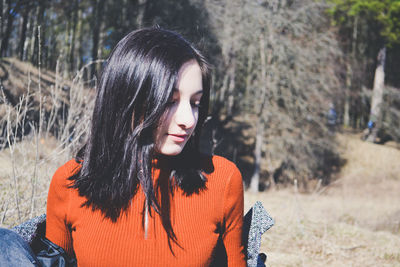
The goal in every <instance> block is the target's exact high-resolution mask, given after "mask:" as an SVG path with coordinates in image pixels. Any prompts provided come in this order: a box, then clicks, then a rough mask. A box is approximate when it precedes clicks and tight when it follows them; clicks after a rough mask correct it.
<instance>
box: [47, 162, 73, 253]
mask: <svg viewBox="0 0 400 267" xmlns="http://www.w3.org/2000/svg"><path fill="white" fill-rule="evenodd" d="M75 164H76V163H75ZM75 164H74V162H72V161H70V162H68V163H66V164H65V165H63V166H62V167H60V168H59V169H58V170H57V171H56V172H55V174H54V176H53V178H52V180H51V182H50V188H49V193H48V196H47V215H46V238H47V239H49V240H50V241H51V242H53V243H55V244H56V245H59V246H60V247H62V248H63V249H64V250H65V251H66V252H67V253H68V254H70V255H72V254H73V249H72V238H71V232H70V230H69V228H70V227H69V226H68V220H67V214H68V208H69V202H70V191H71V189H69V188H68V184H69V180H68V178H69V177H70V176H71V175H72V174H73V171H72V170H73V168H71V167H72V165H75Z"/></svg>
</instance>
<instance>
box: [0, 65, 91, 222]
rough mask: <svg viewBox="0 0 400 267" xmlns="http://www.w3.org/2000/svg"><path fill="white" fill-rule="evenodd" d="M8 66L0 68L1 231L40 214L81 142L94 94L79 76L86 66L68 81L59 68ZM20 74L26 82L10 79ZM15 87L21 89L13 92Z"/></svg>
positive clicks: (86, 127) (88, 121)
mask: <svg viewBox="0 0 400 267" xmlns="http://www.w3.org/2000/svg"><path fill="white" fill-rule="evenodd" d="M8 62H9V64H8V65H9V67H8V68H4V69H6V71H7V72H8V77H7V80H6V81H4V82H3V83H2V86H3V84H4V85H6V86H7V88H5V87H4V86H3V90H2V92H3V94H2V95H0V107H1V109H0V110H1V115H2V117H1V121H0V126H1V128H0V129H2V135H1V137H2V139H1V140H0V141H1V142H0V145H1V148H2V149H1V150H0V166H1V169H2V173H1V175H0V191H1V192H2V193H1V195H0V203H1V206H0V226H3V227H4V226H7V227H9V226H12V225H15V224H18V223H20V222H22V221H24V220H26V219H28V218H32V217H34V216H37V215H40V214H42V213H44V212H45V209H46V199H47V189H48V185H49V182H50V180H51V177H52V174H53V173H54V171H55V170H56V168H57V167H59V166H60V165H62V164H63V163H64V162H66V161H67V160H69V159H71V158H72V157H73V155H74V154H75V153H76V151H77V150H78V149H79V148H80V147H81V146H82V144H83V142H84V141H85V137H86V135H87V133H88V126H89V125H90V116H91V110H92V106H93V100H94V97H93V90H92V89H89V88H88V87H87V86H86V84H87V82H86V81H84V80H83V77H82V75H83V72H84V70H85V69H86V68H87V67H88V66H89V64H88V65H86V66H84V67H83V68H82V70H81V71H79V72H78V73H77V74H76V76H75V78H74V79H73V80H72V81H65V80H64V79H63V78H62V77H61V76H60V73H61V70H62V68H63V66H62V65H61V64H60V65H57V69H56V72H55V73H52V72H49V71H47V72H46V73H44V74H42V73H41V71H40V69H39V70H38V69H35V68H34V67H32V66H31V65H29V64H27V63H23V62H19V61H17V60H14V59H10V60H9V61H8ZM3 66H4V65H3ZM6 67H7V65H6ZM18 73H19V74H21V73H22V75H19V76H18ZM22 76H23V77H25V79H26V77H28V78H27V79H28V80H27V81H24V82H21V81H18V82H16V81H15V79H18V77H19V78H21V77H22ZM42 77H44V80H41V79H42ZM18 83H19V85H18ZM14 86H16V87H18V86H21V87H18V90H16V91H18V92H17V93H16V92H15V91H13V90H14V88H15V87H14ZM24 86H25V87H24ZM6 90H7V92H8V97H7V95H6V94H5V93H4V92H5V91H6ZM12 93H13V94H14V95H16V96H18V97H17V98H14V101H10V99H11V98H10V95H12ZM15 99H18V101H15Z"/></svg>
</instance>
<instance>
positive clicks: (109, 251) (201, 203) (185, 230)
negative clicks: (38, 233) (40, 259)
mask: <svg viewBox="0 0 400 267" xmlns="http://www.w3.org/2000/svg"><path fill="white" fill-rule="evenodd" d="M212 163H213V165H214V170H213V171H212V172H211V173H210V174H207V179H208V180H207V183H206V189H205V190H203V191H201V192H200V193H199V194H196V193H194V194H192V195H190V196H186V195H184V194H183V192H182V191H181V189H180V188H175V192H174V194H173V196H172V195H171V194H170V195H169V198H170V214H171V223H172V227H173V230H174V232H175V234H176V237H177V239H178V243H179V244H180V246H181V247H179V246H177V245H176V244H175V243H173V242H171V246H172V251H173V252H174V254H172V253H171V250H170V248H169V245H168V238H167V234H166V232H165V230H164V228H163V226H162V223H161V218H160V216H159V215H158V214H157V213H155V212H152V213H151V214H152V215H151V216H148V229H147V237H145V230H144V227H143V224H142V212H143V205H144V201H145V197H144V194H143V191H141V189H140V188H139V190H138V192H137V193H136V195H135V196H134V197H133V199H132V202H131V205H130V206H129V208H128V210H127V212H126V213H123V214H122V215H121V216H120V218H119V219H118V220H117V222H116V223H112V222H111V220H109V219H104V218H103V216H102V214H101V213H100V212H99V211H94V212H93V211H92V210H91V208H86V207H85V208H82V207H81V204H82V203H83V202H84V201H85V198H84V197H80V196H79V194H78V191H77V190H76V189H70V188H67V185H69V184H70V182H71V181H69V180H67V179H68V177H70V176H71V175H72V174H74V173H75V172H77V171H78V170H79V168H80V165H79V164H78V163H76V161H75V160H70V161H69V162H67V163H66V164H65V165H63V166H62V167H60V168H59V169H58V170H57V171H56V173H55V174H54V176H53V179H52V181H51V184H50V189H49V195H48V200H47V221H46V237H47V238H48V239H49V240H51V241H52V242H53V243H55V244H57V245H59V246H61V247H63V248H64V249H65V250H66V251H68V252H69V253H72V249H73V250H74V252H75V255H76V258H77V261H78V266H96V267H97V266H157V267H160V266H174V267H175V266H208V265H209V264H210V262H211V259H212V253H213V250H214V248H215V246H216V243H217V240H218V236H219V234H218V232H217V229H218V228H221V226H222V229H224V233H223V235H222V239H223V242H224V245H225V248H226V252H227V258H228V266H245V259H244V253H243V246H242V244H241V234H242V223H243V183H242V177H241V174H240V172H239V170H238V169H237V167H236V166H235V165H234V164H233V163H232V162H230V161H228V160H226V159H224V158H222V157H219V156H213V158H212ZM154 173H155V174H154V178H153V179H154V181H155V184H157V179H158V178H159V173H160V171H159V170H157V169H155V172H154Z"/></svg>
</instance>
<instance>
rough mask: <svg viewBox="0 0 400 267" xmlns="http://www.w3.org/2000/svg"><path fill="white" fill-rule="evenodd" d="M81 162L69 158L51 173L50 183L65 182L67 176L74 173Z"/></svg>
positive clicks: (59, 183) (78, 168)
mask: <svg viewBox="0 0 400 267" xmlns="http://www.w3.org/2000/svg"><path fill="white" fill-rule="evenodd" d="M81 166H82V165H81V163H80V162H78V161H76V160H75V159H71V160H69V161H67V162H66V163H65V164H63V165H62V166H61V167H59V168H58V169H57V170H56V172H55V173H54V175H53V178H52V181H51V183H55V184H58V185H61V184H64V185H65V184H66V183H67V182H68V178H70V177H71V176H73V175H74V174H76V173H77V172H78V171H79V170H80V168H81Z"/></svg>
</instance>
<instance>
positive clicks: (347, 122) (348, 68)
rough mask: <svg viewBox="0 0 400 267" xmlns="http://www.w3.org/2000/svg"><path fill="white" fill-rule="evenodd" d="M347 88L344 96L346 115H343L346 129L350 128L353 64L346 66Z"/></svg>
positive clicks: (348, 63)
mask: <svg viewBox="0 0 400 267" xmlns="http://www.w3.org/2000/svg"><path fill="white" fill-rule="evenodd" d="M346 65H347V66H346V88H345V94H344V97H345V99H344V112H343V113H344V114H343V125H344V126H345V127H349V126H350V98H351V96H350V91H351V80H352V70H351V63H350V62H347V64H346Z"/></svg>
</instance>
